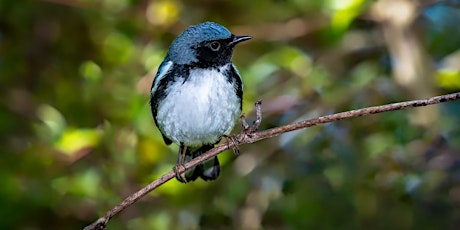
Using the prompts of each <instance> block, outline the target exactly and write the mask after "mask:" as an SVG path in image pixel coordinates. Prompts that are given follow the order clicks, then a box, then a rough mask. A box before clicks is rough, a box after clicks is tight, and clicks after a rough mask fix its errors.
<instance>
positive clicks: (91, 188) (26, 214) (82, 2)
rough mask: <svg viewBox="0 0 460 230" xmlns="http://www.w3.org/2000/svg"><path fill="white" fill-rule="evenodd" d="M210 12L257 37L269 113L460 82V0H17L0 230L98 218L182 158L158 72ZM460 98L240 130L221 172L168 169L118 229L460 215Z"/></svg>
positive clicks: (253, 94) (410, 221)
mask: <svg viewBox="0 0 460 230" xmlns="http://www.w3.org/2000/svg"><path fill="white" fill-rule="evenodd" d="M208 20H210V21H215V22H218V23H221V24H223V25H225V26H226V27H228V28H229V29H230V30H231V31H232V32H233V33H235V34H239V35H252V36H254V39H252V40H250V41H249V42H245V43H243V44H241V45H239V46H238V47H237V49H236V51H235V55H234V58H233V61H234V63H235V65H236V66H238V68H239V70H240V73H241V75H242V76H243V79H244V83H245V91H244V107H243V111H244V113H245V114H246V115H247V117H248V119H250V120H251V119H254V114H253V103H254V102H255V101H256V100H257V99H262V100H263V105H262V106H263V115H264V118H263V122H262V125H261V129H267V128H271V127H276V126H280V125H283V124H288V123H291V122H294V121H298V120H303V119H308V118H314V117H317V116H321V115H326V114H332V113H335V112H341V111H346V110H351V109H357V108H362V107H367V106H373V105H381V104H387V103H392V102H399V101H405V100H413V99H422V98H426V97H430V96H435V95H440V94H446V93H449V92H455V91H458V90H459V89H460V50H459V48H460V29H459V28H460V27H459V24H460V2H459V1H456V0H452V1H405V0H386V1H384V0H381V1H365V0H354V1H353V0H350V1H339V0H328V1H313V0H312V1H302V0H271V1H246V0H238V1H211V0H201V1H183V2H181V1H178V0H176V1H173V0H162V1H153V0H152V1H148V0H103V1H89V0H42V1H39V0H28V1H27V0H26V1H12V0H10V1H8V0H0V154H1V155H0V156H1V158H0V229H81V228H82V227H84V226H86V225H87V224H89V223H90V222H92V221H94V220H96V219H97V218H98V217H99V216H101V215H103V214H104V213H105V212H106V211H107V210H108V209H110V208H112V207H113V206H114V205H116V204H118V203H119V202H120V201H121V200H122V199H124V198H125V197H126V196H128V195H129V194H131V193H133V192H135V191H137V190H138V189H140V188H141V187H142V186H144V185H146V184H148V183H149V182H150V181H153V180H154V179H156V178H158V177H159V176H161V175H162V174H164V173H166V172H168V171H169V170H171V168H172V167H173V166H174V164H175V162H176V152H177V146H174V145H173V146H171V147H166V146H165V144H164V143H163V142H162V139H161V135H160V134H159V132H158V130H157V129H156V127H155V126H154V124H153V121H152V118H151V114H150V111H149V105H148V98H149V90H150V85H151V82H152V79H153V77H154V75H155V73H156V69H157V68H158V65H159V64H160V63H161V61H162V59H163V57H164V55H165V53H166V51H167V48H168V46H169V44H170V43H171V41H172V40H173V39H174V38H175V37H176V36H177V35H178V34H179V33H180V32H182V31H183V30H184V29H185V28H186V27H187V26H189V25H192V24H197V23H200V22H203V21H208ZM459 114H460V102H450V103H443V104H440V105H434V106H428V107H423V108H416V109H408V110H403V111H395V112H388V113H383V114H377V115H371V116H365V117H359V118H354V119H349V120H344V121H340V122H335V123H331V124H327V125H323V126H318V127H313V128H309V129H307V130H302V131H296V132H291V133H287V134H284V135H281V136H279V137H277V138H271V139H267V140H263V141H261V142H258V143H255V144H251V145H244V146H240V151H241V155H240V156H238V157H236V156H234V155H233V154H232V152H231V151H227V152H225V153H223V154H221V155H220V159H221V163H222V164H223V166H222V168H223V171H222V173H221V176H220V177H219V179H218V180H217V181H215V182H207V183H206V182H203V181H197V182H194V183H190V184H186V185H184V184H181V183H179V182H177V181H175V180H172V181H169V182H168V183H166V184H165V185H163V186H161V187H160V188H159V189H157V190H155V191H154V192H152V193H150V194H149V195H148V196H146V197H144V198H143V199H141V200H140V201H139V202H137V203H136V204H135V205H133V206H131V207H129V208H128V209H127V210H125V211H123V212H122V213H121V214H120V215H118V216H116V217H115V218H114V219H112V220H111V221H110V222H109V225H108V229H457V228H458V226H460V116H459ZM239 130H240V125H239V124H238V125H237V127H236V128H235V131H234V132H235V133H236V132H238V131H239Z"/></svg>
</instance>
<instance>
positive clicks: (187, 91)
mask: <svg viewBox="0 0 460 230" xmlns="http://www.w3.org/2000/svg"><path fill="white" fill-rule="evenodd" d="M229 67H230V65H226V66H224V67H221V68H220V69H192V70H190V73H189V74H190V76H188V77H187V78H186V80H185V81H184V79H183V78H181V79H179V80H178V81H175V82H173V83H172V84H170V85H169V87H168V88H167V93H166V95H167V96H166V97H165V98H164V100H163V101H162V102H160V103H159V106H158V116H157V121H158V123H159V128H160V129H161V130H162V131H163V133H164V134H165V135H166V136H167V137H168V138H170V139H171V140H173V141H174V142H176V143H184V144H186V145H190V146H200V145H203V144H213V143H215V142H217V141H218V140H219V139H220V137H221V136H222V135H228V134H229V133H230V132H231V130H232V129H233V126H234V124H235V121H236V119H237V117H239V115H240V113H241V111H240V108H241V105H240V103H241V100H240V99H239V98H238V96H237V93H236V86H235V85H234V84H235V83H234V82H235V81H233V82H231V81H228V80H227V79H228V78H227V77H226V76H224V74H225V72H227V71H226V70H227V69H226V68H229Z"/></svg>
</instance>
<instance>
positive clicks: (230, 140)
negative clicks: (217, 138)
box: [222, 135, 240, 156]
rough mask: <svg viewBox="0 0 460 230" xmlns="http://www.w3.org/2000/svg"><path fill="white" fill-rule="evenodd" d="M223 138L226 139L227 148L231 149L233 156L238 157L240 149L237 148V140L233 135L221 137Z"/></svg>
mask: <svg viewBox="0 0 460 230" xmlns="http://www.w3.org/2000/svg"><path fill="white" fill-rule="evenodd" d="M222 137H223V138H225V139H227V146H228V148H232V150H233V154H234V155H236V156H238V155H240V149H239V148H238V143H239V142H238V140H237V139H236V137H235V136H234V135H223V136H222Z"/></svg>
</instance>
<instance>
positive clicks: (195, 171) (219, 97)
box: [150, 22, 252, 183]
mask: <svg viewBox="0 0 460 230" xmlns="http://www.w3.org/2000/svg"><path fill="white" fill-rule="evenodd" d="M251 38H252V37H251V36H237V35H234V34H232V33H231V32H230V31H229V30H228V29H227V28H225V27H224V26H222V25H219V24H217V23H214V22H204V23H201V24H198V25H194V26H190V27H188V28H187V29H186V30H185V31H184V32H182V34H180V35H179V36H178V37H177V38H176V39H175V40H174V41H173V42H172V44H171V46H170V47H169V50H168V53H167V54H166V57H165V59H164V61H163V62H162V63H161V65H160V67H159V68H158V71H157V74H156V76H155V78H154V80H153V83H152V88H151V95H150V107H151V110H152V115H153V119H154V121H155V124H156V126H157V127H158V129H159V130H160V132H161V134H162V136H163V140H164V142H165V143H166V144H167V145H169V144H171V143H172V142H174V143H176V144H178V145H179V156H178V159H177V164H176V167H177V166H179V165H184V164H185V163H187V162H189V161H191V160H192V159H193V158H195V157H198V156H200V155H201V154H203V153H205V152H206V151H208V150H210V149H212V148H213V147H214V145H215V144H216V143H218V142H219V141H220V139H221V137H222V136H227V135H229V134H230V132H231V131H232V129H233V126H234V125H235V122H236V120H237V118H238V117H239V116H240V114H241V108H242V96H243V82H242V80H241V76H240V74H239V73H238V70H237V69H236V68H235V66H234V65H233V64H232V62H231V58H232V54H233V50H234V48H235V45H236V44H238V43H240V42H242V41H246V40H248V39H251ZM219 173H220V165H219V160H218V159H217V156H216V157H214V158H212V159H210V160H208V161H206V162H204V163H202V164H200V165H198V166H196V167H194V168H191V169H189V170H187V171H186V172H185V173H184V174H181V175H179V174H177V175H176V178H177V180H179V181H180V182H182V183H187V182H189V181H194V180H196V179H197V178H198V177H200V178H202V179H203V180H205V181H207V180H215V179H216V178H217V177H218V176H219Z"/></svg>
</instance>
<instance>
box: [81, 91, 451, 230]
mask: <svg viewBox="0 0 460 230" xmlns="http://www.w3.org/2000/svg"><path fill="white" fill-rule="evenodd" d="M458 99H460V92H458V93H453V94H447V95H442V96H437V97H431V98H427V99H422V100H414V101H407V102H399V103H393V104H388V105H381V106H373V107H367V108H363V109H357V110H351V111H347V112H342V113H337V114H332V115H327V116H322V117H318V118H314V119H310V120H305V121H300V122H296V123H292V124H288V125H284V126H281V127H277V128H272V129H268V130H264V131H260V132H255V131H256V130H257V128H258V126H259V124H260V122H261V120H262V114H261V112H260V105H261V101H257V102H256V113H257V118H256V120H255V121H254V123H253V125H252V127H249V125H248V124H247V123H246V122H243V124H245V127H247V128H249V130H250V131H249V132H247V131H246V132H245V131H244V130H243V132H242V133H240V134H238V135H236V136H235V137H234V139H233V140H232V141H231V142H229V143H225V144H221V145H219V146H216V147H215V148H213V149H211V150H209V151H208V152H206V153H204V154H203V155H201V156H199V157H197V158H195V159H193V160H191V161H190V162H188V163H187V164H185V165H184V167H181V168H179V169H178V170H177V171H178V173H183V172H184V171H186V170H187V169H190V168H192V167H194V166H196V165H198V164H200V163H202V162H204V161H205V160H207V159H210V158H211V157H214V156H216V155H217V154H219V153H221V152H223V151H225V150H227V149H229V148H233V147H236V146H237V145H242V144H248V143H254V142H257V141H260V140H263V139H266V138H270V137H275V136H278V135H280V134H283V133H286V132H291V131H294V130H300V129H305V128H308V127H312V126H316V125H320V124H325V123H329V122H333V121H339V120H343V119H348V118H353V117H360V116H365V115H370V114H376V113H383V112H388V111H394V110H400V109H406V108H412V107H420V106H427V105H433V104H438V103H443V102H447V101H453V100H458ZM243 118H244V117H242V119H243ZM174 176H175V172H174V171H173V170H171V171H170V172H168V173H167V174H165V175H163V176H162V177H160V178H159V179H157V180H155V181H153V182H152V183H150V184H149V185H147V186H146V187H144V188H142V189H141V190H139V191H137V192H136V193H134V194H132V195H131V196H129V197H128V198H126V199H125V200H124V201H123V202H121V203H120V204H118V205H117V206H115V207H114V208H113V209H111V210H110V211H108V212H107V213H106V214H105V216H104V217H101V218H99V219H98V220H97V221H96V222H94V223H92V224H91V225H88V226H87V227H85V228H84V230H103V229H105V226H106V224H107V222H108V221H109V220H110V219H111V218H112V217H113V216H115V215H117V214H118V213H119V212H121V211H123V210H124V209H125V208H127V207H128V206H130V205H132V204H133V203H135V202H136V201H137V200H139V199H140V198H142V197H143V196H145V195H146V194H147V193H149V192H151V191H153V190H154V189H156V188H157V187H159V186H160V185H162V184H164V183H166V182H167V181H169V180H171V179H172V178H173V177H174Z"/></svg>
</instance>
